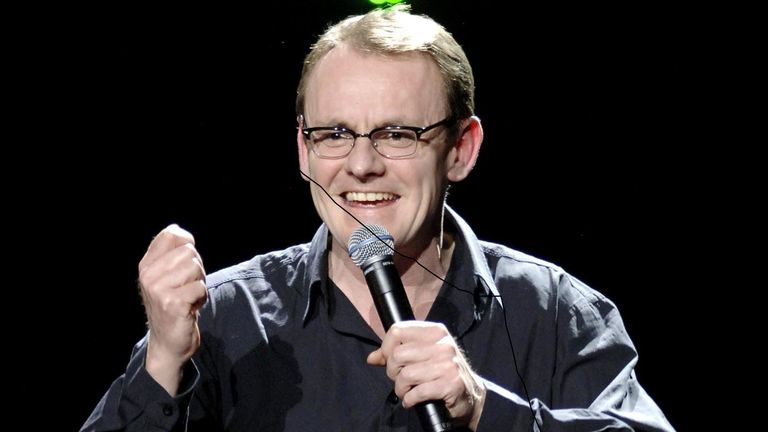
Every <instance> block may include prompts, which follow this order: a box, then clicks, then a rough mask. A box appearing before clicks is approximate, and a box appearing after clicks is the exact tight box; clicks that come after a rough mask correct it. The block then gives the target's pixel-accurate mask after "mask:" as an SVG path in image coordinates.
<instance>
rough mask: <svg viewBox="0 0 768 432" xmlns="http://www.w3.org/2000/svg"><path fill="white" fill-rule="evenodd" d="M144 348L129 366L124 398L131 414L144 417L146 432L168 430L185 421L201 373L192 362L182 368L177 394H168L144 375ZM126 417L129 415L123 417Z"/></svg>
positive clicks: (137, 353) (148, 376)
mask: <svg viewBox="0 0 768 432" xmlns="http://www.w3.org/2000/svg"><path fill="white" fill-rule="evenodd" d="M145 358H146V344H144V345H143V346H142V347H140V349H139V350H137V351H136V352H135V354H134V356H133V358H131V361H130V363H128V369H127V370H126V385H125V387H124V389H123V398H124V400H126V401H129V406H131V407H132V409H131V410H130V411H134V410H135V411H134V412H139V413H142V414H143V417H144V419H145V425H146V427H147V429H150V428H151V430H163V431H166V430H171V429H172V428H173V427H174V426H175V425H176V424H178V423H179V421H182V422H184V421H186V414H187V408H188V407H189V402H190V401H191V400H192V394H193V393H194V389H195V387H196V386H197V382H198V380H199V378H200V373H199V371H198V369H197V366H196V365H195V364H194V362H193V361H192V360H190V361H189V362H187V364H186V366H185V367H184V371H183V375H182V380H181V383H180V385H179V389H180V391H179V394H178V395H177V396H176V397H171V395H170V394H168V392H167V391H166V390H165V389H164V388H163V387H162V386H161V385H160V384H158V382H157V381H155V379H154V378H152V376H151V375H150V374H149V372H147V369H146V367H145V364H144V359H145ZM126 414H128V413H126Z"/></svg>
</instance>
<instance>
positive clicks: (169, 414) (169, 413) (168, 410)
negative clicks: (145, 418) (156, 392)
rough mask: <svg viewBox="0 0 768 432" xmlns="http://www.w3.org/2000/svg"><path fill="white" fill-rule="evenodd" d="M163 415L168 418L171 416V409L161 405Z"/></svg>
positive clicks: (166, 405) (168, 406)
mask: <svg viewBox="0 0 768 432" xmlns="http://www.w3.org/2000/svg"><path fill="white" fill-rule="evenodd" d="M163 414H165V415H167V416H168V417H170V416H172V415H173V407H172V406H170V405H168V404H163Z"/></svg>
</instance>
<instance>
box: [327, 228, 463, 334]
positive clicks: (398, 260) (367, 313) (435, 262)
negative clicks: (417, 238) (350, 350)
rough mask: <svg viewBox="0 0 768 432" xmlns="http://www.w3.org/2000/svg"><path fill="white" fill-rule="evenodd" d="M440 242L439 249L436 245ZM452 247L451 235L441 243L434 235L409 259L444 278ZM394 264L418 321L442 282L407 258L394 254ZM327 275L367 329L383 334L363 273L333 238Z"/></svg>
mask: <svg viewBox="0 0 768 432" xmlns="http://www.w3.org/2000/svg"><path fill="white" fill-rule="evenodd" d="M441 243H442V248H440V245H441ZM453 246H454V241H453V237H452V236H450V235H447V236H444V238H443V241H442V242H440V241H438V239H437V238H434V239H432V240H431V241H430V242H429V243H428V245H427V247H425V248H423V249H422V250H421V251H420V252H419V253H418V254H416V256H414V257H413V258H416V259H417V260H418V261H419V262H420V263H421V264H422V265H423V266H424V267H426V268H428V269H429V270H430V271H432V272H433V273H435V274H436V275H438V276H439V277H440V278H445V275H446V274H447V273H448V267H449V266H450V262H451V257H452V256H453ZM395 265H396V267H397V269H398V273H399V274H400V278H401V280H402V282H403V287H404V288H405V293H406V295H407V296H408V301H409V302H410V304H411V307H412V309H413V313H414V316H415V317H416V319H418V320H423V319H425V318H426V317H427V314H428V313H429V310H430V309H431V307H432V304H433V303H434V301H435V298H437V294H438V293H439V291H440V288H441V287H442V284H443V282H442V281H441V280H440V279H438V278H436V277H435V276H433V275H432V274H430V273H429V272H427V271H426V270H424V269H423V268H422V267H421V266H419V265H418V264H416V263H415V262H413V261H411V260H409V259H408V258H403V257H400V256H398V255H395ZM328 275H329V277H330V278H331V279H332V280H333V281H334V283H335V284H336V286H338V287H339V289H340V290H341V291H342V292H343V293H344V295H346V296H347V298H348V299H349V300H350V301H351V302H352V304H353V305H354V306H355V308H356V309H357V310H358V312H359V313H360V315H361V316H362V317H363V318H364V319H365V320H366V322H368V324H369V325H370V326H371V328H372V329H373V330H374V331H375V332H376V333H377V334H379V336H383V327H382V325H381V321H380V320H379V319H378V314H377V313H376V310H375V307H374V305H373V300H372V298H371V294H370V292H369V290H368V285H367V284H366V282H365V277H364V276H363V272H362V271H361V270H360V268H359V267H358V266H357V265H355V263H354V262H352V260H351V259H350V258H349V256H348V254H347V250H346V248H345V247H343V246H342V245H340V244H339V243H338V242H337V241H336V240H335V239H334V240H333V241H332V242H331V250H330V251H329V254H328Z"/></svg>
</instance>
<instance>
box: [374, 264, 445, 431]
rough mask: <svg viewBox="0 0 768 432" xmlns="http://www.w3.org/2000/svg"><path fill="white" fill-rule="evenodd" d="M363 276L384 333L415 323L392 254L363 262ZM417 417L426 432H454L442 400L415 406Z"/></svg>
mask: <svg viewBox="0 0 768 432" xmlns="http://www.w3.org/2000/svg"><path fill="white" fill-rule="evenodd" d="M362 268H363V273H364V275H365V281H366V282H367V283H368V288H369V289H370V291H371V296H373V303H374V304H375V305H376V311H377V312H378V313H379V317H380V318H381V322H382V324H384V330H385V331H386V330H389V328H390V327H391V326H392V324H394V323H396V322H400V321H408V320H413V319H414V316H413V310H412V309H411V304H410V303H409V302H408V297H407V296H406V295H405V288H403V282H402V281H401V280H400V275H398V274H397V269H396V268H395V262H394V261H393V260H392V256H391V255H380V256H376V257H373V258H371V259H369V260H368V261H366V262H365V263H363V266H362ZM416 414H417V415H418V417H419V423H421V428H422V429H423V430H424V431H425V432H448V431H452V430H453V424H452V422H451V414H450V413H449V412H448V409H447V408H446V407H445V403H444V402H443V401H442V400H434V401H425V402H421V403H418V404H416Z"/></svg>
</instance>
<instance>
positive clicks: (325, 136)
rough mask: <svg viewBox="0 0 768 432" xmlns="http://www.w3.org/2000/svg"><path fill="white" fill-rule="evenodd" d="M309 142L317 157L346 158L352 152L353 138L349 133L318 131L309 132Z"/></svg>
mask: <svg viewBox="0 0 768 432" xmlns="http://www.w3.org/2000/svg"><path fill="white" fill-rule="evenodd" d="M309 140H310V142H311V143H312V148H313V150H314V151H315V153H316V154H317V155H318V156H320V157H328V158H336V157H343V156H346V155H347V154H348V153H349V151H350V150H352V143H353V142H354V141H355V137H354V136H352V134H350V133H349V132H338V131H333V130H319V131H313V132H311V133H310V134H309Z"/></svg>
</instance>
